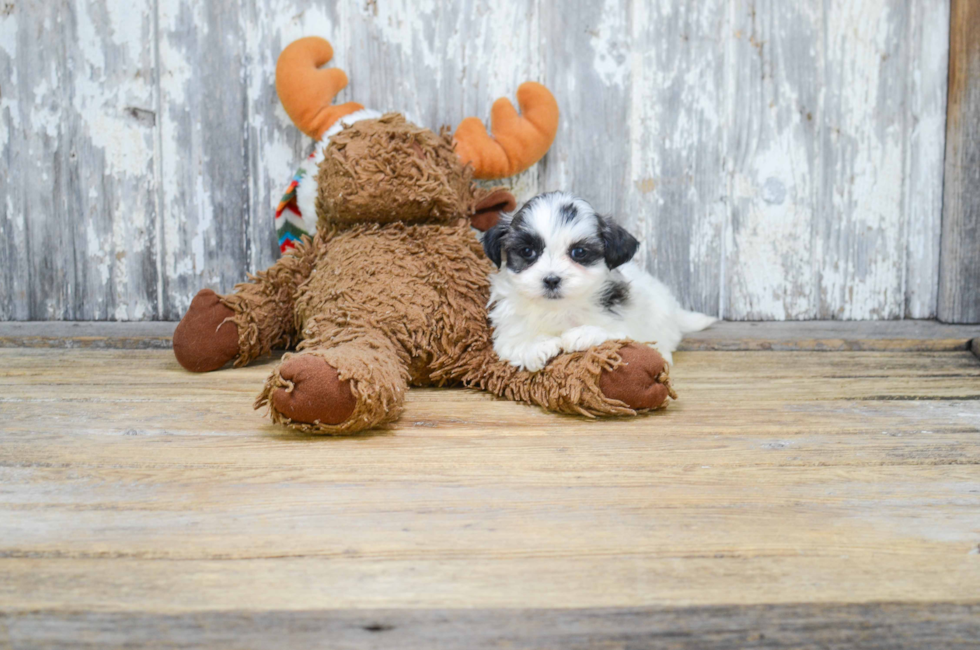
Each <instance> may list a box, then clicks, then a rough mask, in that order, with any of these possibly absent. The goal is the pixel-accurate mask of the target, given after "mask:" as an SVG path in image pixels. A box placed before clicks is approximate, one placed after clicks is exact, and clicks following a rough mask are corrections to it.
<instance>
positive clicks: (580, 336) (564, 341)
mask: <svg viewBox="0 0 980 650" xmlns="http://www.w3.org/2000/svg"><path fill="white" fill-rule="evenodd" d="M619 338H626V337H625V336H621V335H619V334H616V333H615V332H609V331H607V330H604V329H602V328H601V327H596V326H595V325H582V326H580V327H573V328H572V329H570V330H568V331H567V332H565V333H564V334H562V335H561V349H562V350H564V351H565V352H581V351H583V350H588V349H589V348H591V347H595V346H597V345H599V344H600V343H605V342H606V341H610V340H612V339H619Z"/></svg>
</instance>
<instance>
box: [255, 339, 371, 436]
mask: <svg viewBox="0 0 980 650" xmlns="http://www.w3.org/2000/svg"><path fill="white" fill-rule="evenodd" d="M278 373H279V374H278V380H279V382H280V386H281V390H277V391H275V392H273V394H272V404H273V406H274V407H275V410H276V412H277V413H279V414H281V415H282V417H283V420H286V419H288V420H290V421H293V420H295V421H297V422H313V423H322V424H327V425H335V424H340V423H341V422H343V421H344V420H347V419H348V418H350V416H351V414H352V413H353V412H354V407H356V406H357V399H356V398H355V397H354V394H353V393H352V392H351V386H350V382H349V381H342V380H341V379H340V377H339V376H338V374H337V369H336V368H334V367H333V366H331V365H330V364H329V363H327V362H326V361H324V360H323V357H321V356H318V355H315V354H300V355H295V356H292V357H290V358H289V359H287V360H286V361H284V362H283V364H282V365H281V366H279V371H278Z"/></svg>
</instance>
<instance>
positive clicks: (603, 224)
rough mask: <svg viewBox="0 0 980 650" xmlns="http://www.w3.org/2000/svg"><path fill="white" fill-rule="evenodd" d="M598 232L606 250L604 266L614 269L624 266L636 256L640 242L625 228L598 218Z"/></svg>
mask: <svg viewBox="0 0 980 650" xmlns="http://www.w3.org/2000/svg"><path fill="white" fill-rule="evenodd" d="M599 230H600V234H601V236H602V242H603V244H604V245H605V249H606V266H608V267H609V268H610V269H614V268H616V267H617V266H621V265H623V264H626V263H627V262H629V261H630V260H631V259H633V256H634V255H636V249H638V248H639V247H640V242H638V241H636V237H634V236H633V235H631V234H629V233H628V232H627V231H626V229H625V228H623V227H622V226H620V225H619V224H617V223H615V222H613V221H610V220H609V219H603V218H601V217H600V218H599Z"/></svg>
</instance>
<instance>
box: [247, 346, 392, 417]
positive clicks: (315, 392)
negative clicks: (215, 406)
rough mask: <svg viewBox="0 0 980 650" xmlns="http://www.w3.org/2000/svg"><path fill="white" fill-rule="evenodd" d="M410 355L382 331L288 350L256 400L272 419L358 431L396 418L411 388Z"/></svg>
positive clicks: (258, 405)
mask: <svg viewBox="0 0 980 650" xmlns="http://www.w3.org/2000/svg"><path fill="white" fill-rule="evenodd" d="M408 379H409V374H408V370H407V364H406V360H405V359H403V358H401V357H400V356H399V354H398V352H397V351H396V349H395V347H394V346H393V345H392V344H391V343H390V342H389V341H387V340H385V339H384V338H383V336H382V335H381V334H380V333H378V334H364V335H360V336H358V337H356V338H353V337H352V338H349V339H347V340H345V341H332V342H331V345H330V347H308V348H306V349H304V350H302V351H301V352H299V353H298V354H290V355H286V356H285V357H284V358H283V362H282V364H280V365H279V367H278V368H276V369H275V370H274V371H273V372H272V375H270V377H269V379H268V381H267V382H266V385H265V389H264V390H263V391H262V394H261V395H259V398H258V400H257V401H256V403H255V407H256V408H260V407H262V406H266V405H268V407H269V411H270V414H271V416H272V420H273V421H274V422H276V423H279V424H287V425H289V426H291V427H293V428H296V429H300V430H302V431H307V432H310V433H327V434H340V433H354V432H357V431H362V430H364V429H370V428H372V427H375V426H378V425H380V424H384V423H386V422H391V421H392V420H394V419H396V418H397V417H398V415H399V414H400V413H401V409H402V404H403V403H404V401H405V392H406V391H407V390H408Z"/></svg>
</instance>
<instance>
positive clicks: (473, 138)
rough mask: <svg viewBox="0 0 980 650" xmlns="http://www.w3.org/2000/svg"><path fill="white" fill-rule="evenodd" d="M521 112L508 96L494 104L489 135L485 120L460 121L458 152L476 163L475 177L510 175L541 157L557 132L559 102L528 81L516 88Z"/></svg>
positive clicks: (457, 131) (547, 91) (522, 169)
mask: <svg viewBox="0 0 980 650" xmlns="http://www.w3.org/2000/svg"><path fill="white" fill-rule="evenodd" d="M517 103H518V104H519V105H520V107H521V113H522V115H518V114H517V111H516V110H514V105H513V104H511V103H510V100H509V99H506V98H505V97H501V98H500V99H498V100H497V101H495V102H494V103H493V109H492V110H491V112H490V128H491V130H492V131H493V137H490V135H488V134H487V129H486V127H485V126H483V122H481V121H480V120H478V119H477V118H475V117H468V118H466V119H465V120H463V121H462V122H460V124H459V127H458V128H457V129H456V135H455V136H454V140H455V142H456V154H457V155H458V156H459V158H460V160H462V161H463V163H464V164H465V163H470V164H472V165H473V170H474V171H473V176H474V177H476V178H479V179H484V180H490V179H498V178H507V177H508V176H513V175H514V174H517V173H519V172H522V171H524V170H525V169H527V168H528V167H530V166H531V165H533V164H534V163H536V162H538V161H539V160H541V158H543V157H544V155H545V154H546V153H547V152H548V149H549V147H551V143H552V142H553V141H554V139H555V134H556V133H558V102H556V101H555V98H554V97H553V96H552V95H551V92H550V91H549V90H548V89H547V88H545V87H544V86H542V85H541V84H539V83H535V82H533V81H527V82H525V83H522V84H521V86H520V87H519V88H518V89H517Z"/></svg>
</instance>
